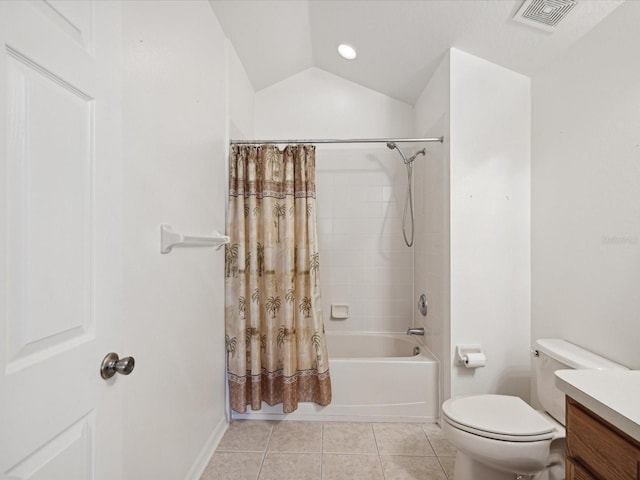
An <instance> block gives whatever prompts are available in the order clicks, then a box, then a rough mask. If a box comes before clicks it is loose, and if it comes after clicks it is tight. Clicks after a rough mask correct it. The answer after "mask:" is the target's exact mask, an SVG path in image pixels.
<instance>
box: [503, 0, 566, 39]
mask: <svg viewBox="0 0 640 480" xmlns="http://www.w3.org/2000/svg"><path fill="white" fill-rule="evenodd" d="M576 5H577V2H576V1H575V0H525V2H524V3H523V4H522V7H520V10H518V13H516V15H515V16H514V17H513V19H514V20H516V21H518V22H521V23H524V24H526V25H529V26H531V27H536V28H540V29H542V30H545V31H547V32H554V31H555V29H556V26H557V25H558V23H560V20H562V19H564V18H566V16H567V15H569V12H571V10H573V7H575V6H576Z"/></svg>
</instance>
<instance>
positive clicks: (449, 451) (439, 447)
mask: <svg viewBox="0 0 640 480" xmlns="http://www.w3.org/2000/svg"><path fill="white" fill-rule="evenodd" d="M429 442H430V443H431V446H432V447H433V451H434V452H436V455H437V456H439V457H455V456H456V453H458V449H457V448H456V447H455V446H454V445H453V444H452V443H451V442H450V441H449V440H447V439H446V438H444V437H429Z"/></svg>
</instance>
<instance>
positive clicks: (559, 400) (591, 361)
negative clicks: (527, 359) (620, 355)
mask: <svg viewBox="0 0 640 480" xmlns="http://www.w3.org/2000/svg"><path fill="white" fill-rule="evenodd" d="M535 348H536V353H537V355H536V356H535V357H534V361H533V363H534V369H535V374H536V387H537V390H538V400H540V403H541V404H542V406H543V407H544V409H545V411H546V412H547V413H548V414H549V415H551V416H552V417H553V418H555V419H556V420H557V421H558V422H560V423H561V424H562V425H564V424H565V417H564V415H565V412H564V410H565V396H564V393H563V392H561V391H560V390H559V389H558V388H557V387H556V383H555V376H554V372H555V371H556V370H562V369H564V370H566V369H594V370H606V369H622V370H628V368H627V367H625V366H623V365H620V364H619V363H615V362H612V361H611V360H608V359H606V358H604V357H601V356H600V355H597V354H595V353H593V352H590V351H589V350H585V349H584V348H582V347H579V346H577V345H574V344H573V343H569V342H567V341H566V340H561V339H558V338H553V339H542V340H538V341H536V344H535Z"/></svg>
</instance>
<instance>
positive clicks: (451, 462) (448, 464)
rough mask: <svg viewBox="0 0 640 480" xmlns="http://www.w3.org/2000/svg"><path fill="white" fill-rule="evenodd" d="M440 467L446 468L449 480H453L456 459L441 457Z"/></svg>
mask: <svg viewBox="0 0 640 480" xmlns="http://www.w3.org/2000/svg"><path fill="white" fill-rule="evenodd" d="M438 460H440V465H442V468H444V471H445V472H446V474H447V477H448V478H449V480H453V469H454V467H455V466H456V459H455V458H453V457H439V458H438Z"/></svg>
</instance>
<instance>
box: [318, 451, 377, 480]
mask: <svg viewBox="0 0 640 480" xmlns="http://www.w3.org/2000/svg"><path fill="white" fill-rule="evenodd" d="M347 479H348V480H383V479H384V476H383V475H382V466H381V465H380V457H378V455H337V454H324V455H323V456H322V480H347Z"/></svg>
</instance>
